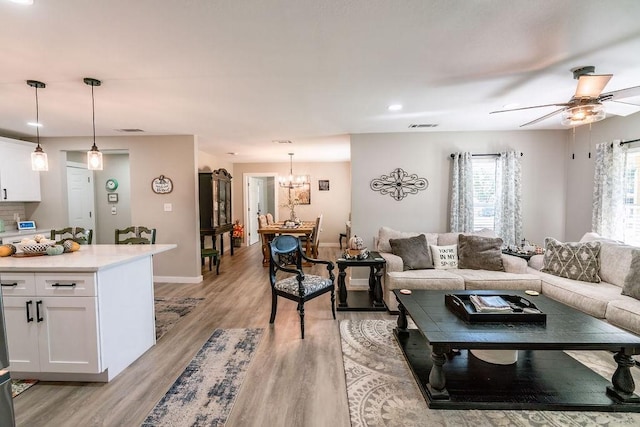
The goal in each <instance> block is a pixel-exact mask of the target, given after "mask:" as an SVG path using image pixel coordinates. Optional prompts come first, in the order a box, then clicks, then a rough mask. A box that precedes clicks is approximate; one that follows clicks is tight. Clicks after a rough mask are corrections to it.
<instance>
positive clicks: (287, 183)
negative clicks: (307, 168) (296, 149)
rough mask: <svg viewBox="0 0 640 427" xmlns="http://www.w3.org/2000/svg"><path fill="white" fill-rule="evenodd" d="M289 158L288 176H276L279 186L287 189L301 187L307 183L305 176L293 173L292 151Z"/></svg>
mask: <svg viewBox="0 0 640 427" xmlns="http://www.w3.org/2000/svg"><path fill="white" fill-rule="evenodd" d="M289 158H290V159H289V176H281V177H278V182H279V183H280V187H283V188H289V189H292V188H299V187H302V186H303V185H305V184H306V183H307V177H306V176H305V175H294V174H293V153H289Z"/></svg>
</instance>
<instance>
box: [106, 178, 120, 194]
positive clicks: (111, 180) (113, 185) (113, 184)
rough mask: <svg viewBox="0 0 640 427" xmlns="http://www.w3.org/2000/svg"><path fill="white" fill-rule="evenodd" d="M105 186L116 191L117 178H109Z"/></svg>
mask: <svg viewBox="0 0 640 427" xmlns="http://www.w3.org/2000/svg"><path fill="white" fill-rule="evenodd" d="M105 187H106V188H107V190H109V191H114V190H117V189H118V181H116V179H115V178H109V179H108V180H107V183H106V185H105Z"/></svg>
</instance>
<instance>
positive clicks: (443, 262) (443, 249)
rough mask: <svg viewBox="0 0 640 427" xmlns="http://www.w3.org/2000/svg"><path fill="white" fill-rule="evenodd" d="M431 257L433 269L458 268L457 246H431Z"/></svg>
mask: <svg viewBox="0 0 640 427" xmlns="http://www.w3.org/2000/svg"><path fill="white" fill-rule="evenodd" d="M431 255H432V256H433V266H434V267H435V268H439V269H443V270H444V269H447V268H458V245H447V246H436V245H431Z"/></svg>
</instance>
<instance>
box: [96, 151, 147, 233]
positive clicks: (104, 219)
mask: <svg viewBox="0 0 640 427" xmlns="http://www.w3.org/2000/svg"><path fill="white" fill-rule="evenodd" d="M85 156H86V154H85ZM103 158H104V169H103V170H101V171H95V173H94V178H95V181H94V184H95V197H96V200H95V206H96V225H97V226H96V228H97V237H98V238H97V240H96V243H100V244H113V243H115V233H114V230H115V229H116V228H118V229H123V228H127V227H130V226H132V225H144V224H134V223H133V222H132V221H131V176H130V162H129V154H107V153H103ZM110 178H114V179H116V180H117V181H118V188H117V189H116V190H115V191H107V189H106V186H105V185H106V182H107V180H108V179H110ZM113 193H115V194H117V195H118V201H117V202H109V201H108V200H107V195H108V194H113ZM112 207H115V208H116V213H115V215H114V214H113V213H112V211H111V208H112Z"/></svg>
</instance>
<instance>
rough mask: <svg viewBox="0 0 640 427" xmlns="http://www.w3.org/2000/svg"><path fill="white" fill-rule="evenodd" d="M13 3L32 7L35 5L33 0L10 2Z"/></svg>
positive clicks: (13, 0) (12, 0)
mask: <svg viewBox="0 0 640 427" xmlns="http://www.w3.org/2000/svg"><path fill="white" fill-rule="evenodd" d="M9 1H11V2H12V3H18V4H26V5H32V4H33V0H9Z"/></svg>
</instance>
